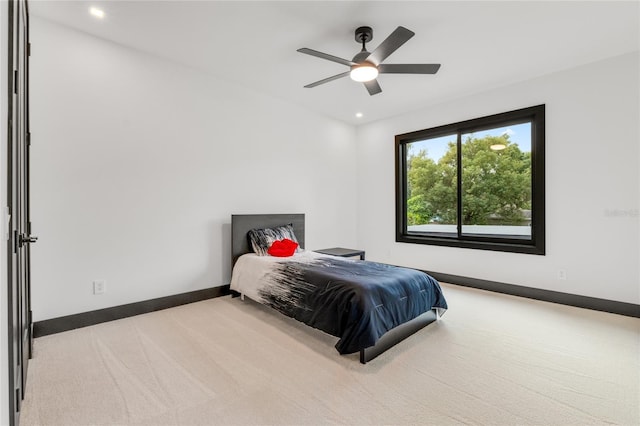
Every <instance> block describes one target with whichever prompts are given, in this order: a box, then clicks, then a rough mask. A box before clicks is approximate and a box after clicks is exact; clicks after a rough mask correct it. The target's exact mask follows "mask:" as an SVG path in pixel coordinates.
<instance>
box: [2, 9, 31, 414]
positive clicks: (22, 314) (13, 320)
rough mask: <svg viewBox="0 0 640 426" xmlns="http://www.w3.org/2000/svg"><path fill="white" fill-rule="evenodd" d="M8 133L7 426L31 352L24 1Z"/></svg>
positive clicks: (15, 12)
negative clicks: (8, 328)
mask: <svg viewBox="0 0 640 426" xmlns="http://www.w3.org/2000/svg"><path fill="white" fill-rule="evenodd" d="M8 6H9V7H8V9H9V67H10V70H9V71H10V75H11V74H12V75H13V78H11V77H10V78H9V93H8V95H9V105H8V110H9V123H8V124H9V126H8V128H9V131H8V152H7V154H8V156H7V160H8V164H7V177H8V179H7V206H8V210H9V214H10V221H9V230H10V234H9V239H8V247H7V249H8V250H7V252H8V256H9V259H8V274H9V276H8V283H9V286H8V287H9V288H8V299H7V301H8V308H9V309H8V311H9V327H10V330H9V331H10V334H9V345H10V350H9V400H10V402H9V403H10V410H11V413H10V421H11V424H13V425H17V424H19V419H20V408H21V403H22V399H23V398H24V393H25V385H26V380H27V370H28V366H29V358H30V357H31V353H32V327H31V275H30V248H29V246H30V243H33V242H35V240H36V237H33V236H31V222H30V219H29V214H30V211H29V149H30V132H29V48H30V46H29V12H28V6H27V2H26V1H25V0H10V1H9V5H8Z"/></svg>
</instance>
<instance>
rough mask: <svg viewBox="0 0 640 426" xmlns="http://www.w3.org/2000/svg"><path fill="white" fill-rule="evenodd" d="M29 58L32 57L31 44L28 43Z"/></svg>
mask: <svg viewBox="0 0 640 426" xmlns="http://www.w3.org/2000/svg"><path fill="white" fill-rule="evenodd" d="M27 56H31V43H27Z"/></svg>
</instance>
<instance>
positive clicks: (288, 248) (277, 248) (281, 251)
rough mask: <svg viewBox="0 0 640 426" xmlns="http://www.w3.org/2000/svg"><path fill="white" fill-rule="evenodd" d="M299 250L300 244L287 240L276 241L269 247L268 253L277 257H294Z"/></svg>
mask: <svg viewBox="0 0 640 426" xmlns="http://www.w3.org/2000/svg"><path fill="white" fill-rule="evenodd" d="M297 248H298V243H296V242H295V241H291V240H290V239H288V238H285V239H284V240H276V241H274V242H273V244H271V247H269V250H267V253H269V254H270V255H271V256H275V257H289V256H293V253H295V252H296V249H297Z"/></svg>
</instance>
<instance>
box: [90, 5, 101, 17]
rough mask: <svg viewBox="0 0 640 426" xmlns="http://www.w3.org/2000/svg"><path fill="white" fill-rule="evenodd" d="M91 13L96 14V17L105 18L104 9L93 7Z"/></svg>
mask: <svg viewBox="0 0 640 426" xmlns="http://www.w3.org/2000/svg"><path fill="white" fill-rule="evenodd" d="M89 13H90V14H92V15H93V16H95V17H96V18H100V19H102V18H104V10H102V9H98V8H97V7H92V8H90V9H89Z"/></svg>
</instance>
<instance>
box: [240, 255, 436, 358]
mask: <svg viewBox="0 0 640 426" xmlns="http://www.w3.org/2000/svg"><path fill="white" fill-rule="evenodd" d="M231 289H232V290H235V291H237V292H239V293H241V294H244V295H245V296H247V297H249V298H251V299H253V300H255V301H257V302H259V303H261V304H264V305H267V306H270V307H272V308H274V309H276V310H277V311H279V312H281V313H282V314H284V315H286V316H288V317H291V318H295V319H296V320H298V321H301V322H303V323H305V324H307V325H309V326H311V327H314V328H317V329H319V330H322V331H324V332H326V333H328V334H331V335H332V336H336V337H338V338H339V340H338V343H337V344H336V349H337V350H338V352H340V353H341V354H348V353H353V352H358V351H360V350H361V349H365V348H368V347H370V346H373V345H375V343H376V342H377V341H378V339H379V338H380V337H381V336H382V335H384V334H385V333H386V332H387V331H389V330H391V329H393V328H395V327H397V326H398V325H401V324H403V323H405V322H408V321H410V320H412V319H414V318H416V317H418V316H420V315H421V314H423V313H425V312H428V311H430V310H432V309H435V310H436V311H437V313H438V315H442V314H444V312H445V311H446V309H447V302H446V300H445V298H444V295H443V294H442V289H441V288H440V285H439V284H438V282H437V281H436V280H435V279H434V278H433V277H431V276H429V275H428V274H426V273H424V272H421V271H417V270H414V269H409V268H402V267H397V266H391V265H386V264H383V263H377V262H369V261H360V260H352V259H346V258H341V257H336V256H329V255H324V254H320V253H315V252H312V251H302V252H300V253H296V254H295V255H293V256H291V257H287V258H278V257H272V256H258V255H256V254H254V253H249V254H245V255H243V256H241V257H240V258H239V259H238V261H237V262H236V264H235V266H234V268H233V274H232V278H231Z"/></svg>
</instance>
